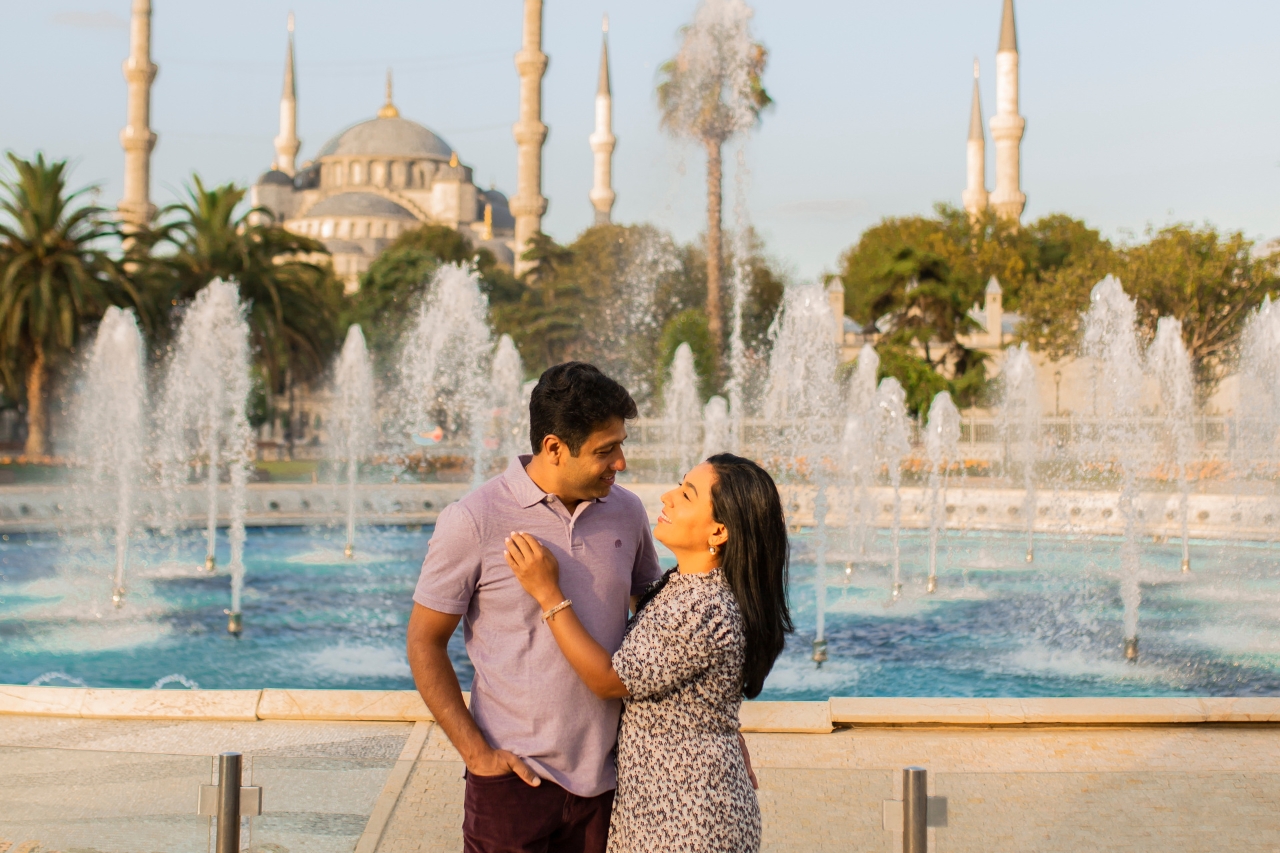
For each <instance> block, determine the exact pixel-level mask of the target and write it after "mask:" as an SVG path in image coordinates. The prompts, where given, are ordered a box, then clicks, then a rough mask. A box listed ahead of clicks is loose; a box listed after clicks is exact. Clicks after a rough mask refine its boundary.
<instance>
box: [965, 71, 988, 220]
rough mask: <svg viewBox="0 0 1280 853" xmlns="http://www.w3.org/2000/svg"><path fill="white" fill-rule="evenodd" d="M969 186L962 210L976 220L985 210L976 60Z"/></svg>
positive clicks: (983, 142)
mask: <svg viewBox="0 0 1280 853" xmlns="http://www.w3.org/2000/svg"><path fill="white" fill-rule="evenodd" d="M968 154H969V184H968V186H967V187H966V188H965V191H964V196H963V198H964V209H965V210H966V211H968V213H969V218H970V219H977V218H978V217H979V216H981V215H982V213H983V211H985V210H986V209H987V140H986V134H985V133H984V132H983V130H982V101H981V99H980V98H979V96H978V60H976V59H975V60H974V61H973V107H972V108H971V109H970V111H969V143H968Z"/></svg>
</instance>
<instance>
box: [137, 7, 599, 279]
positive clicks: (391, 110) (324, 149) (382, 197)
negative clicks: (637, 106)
mask: <svg viewBox="0 0 1280 853" xmlns="http://www.w3.org/2000/svg"><path fill="white" fill-rule="evenodd" d="M523 30H524V33H523V44H522V47H521V50H520V51H519V52H518V53H517V54H516V56H515V63H516V69H517V71H518V72H519V75H520V116H519V120H518V121H517V122H516V123H515V125H514V126H513V128H512V131H513V134H514V136H515V139H516V144H517V149H518V157H519V159H518V161H517V184H518V186H517V193H516V196H515V197H514V198H512V199H510V200H508V198H507V196H506V195H504V194H503V193H502V192H500V191H498V190H497V189H496V188H493V187H491V188H490V189H487V190H485V189H480V188H478V187H477V186H476V185H475V181H474V179H473V172H472V167H471V166H469V165H467V164H466V163H464V162H463V159H462V157H461V155H460V153H459V152H458V151H457V150H456V149H454V148H453V147H452V146H451V145H449V143H447V142H446V141H445V140H444V139H443V138H442V137H441V136H440V135H439V134H438V133H435V132H434V131H432V130H430V129H429V128H427V127H426V126H424V125H422V124H419V123H418V122H416V121H413V120H411V119H409V118H407V117H405V116H402V115H401V114H400V110H399V109H398V108H397V107H396V105H395V102H394V100H393V97H392V94H393V92H392V80H391V76H390V74H389V73H388V76H387V92H386V103H384V104H383V105H382V107H381V109H379V110H378V112H377V114H376V116H374V117H373V118H370V119H367V120H363V121H359V122H357V123H355V124H353V125H351V126H350V127H348V128H346V129H345V130H342V131H340V132H339V133H338V134H337V135H336V136H334V137H333V138H331V139H330V140H329V141H328V142H326V143H325V144H324V145H323V146H321V147H320V148H319V150H318V151H317V152H316V154H315V156H314V157H313V158H312V159H310V160H307V161H305V162H303V163H301V164H299V163H298V162H297V158H298V153H299V151H300V150H301V147H302V143H301V140H299V139H298V132H297V119H298V90H297V69H296V64H295V61H294V22H293V16H292V15H290V16H289V27H288V43H287V47H286V54H285V70H284V87H283V92H282V94H281V97H280V129H279V135H278V136H276V138H275V158H274V160H273V162H272V165H271V168H270V169H269V170H267V171H266V172H264V173H263V174H262V176H261V177H260V178H259V179H258V180H257V182H256V183H254V185H253V186H252V187H251V188H250V200H251V202H252V204H253V205H254V206H255V207H261V208H263V209H265V210H267V211H269V212H270V213H271V215H272V217H273V218H274V220H275V221H277V222H280V223H282V224H283V226H284V227H285V228H287V229H288V230H290V231H293V232H294V233H297V234H302V235H306V236H308V237H313V238H315V239H317V240H319V241H321V242H322V243H323V244H324V245H325V248H326V249H328V251H329V252H330V254H331V256H332V262H333V267H334V271H335V272H336V273H337V274H338V276H339V277H340V278H341V279H342V280H343V282H344V284H345V286H346V289H347V291H348V292H352V291H354V290H356V289H357V288H358V287H359V280H360V276H361V274H362V273H364V272H365V271H366V270H368V268H369V266H370V264H372V263H373V261H374V259H376V258H377V257H378V255H379V254H381V253H382V251H383V250H384V249H386V248H387V247H388V246H390V245H391V244H392V242H394V241H395V239H396V238H397V237H398V236H400V235H401V234H403V233H405V232H406V231H410V230H412V229H415V228H418V227H420V226H422V225H425V224H433V225H444V226H447V227H449V228H453V229H456V230H458V231H460V232H462V233H463V234H465V235H466V236H467V237H468V238H469V239H470V241H471V243H472V245H473V246H475V247H476V248H481V247H483V248H485V249H488V250H489V251H490V252H492V253H493V255H494V257H495V258H496V259H497V260H498V262H499V263H500V264H504V265H506V266H508V267H511V268H513V269H514V271H515V272H516V273H517V274H519V273H521V272H523V271H524V269H525V268H527V266H528V264H527V263H526V262H524V261H523V260H522V259H521V258H520V255H521V254H523V251H524V247H525V246H526V245H527V244H528V241H529V238H530V237H532V236H533V235H534V234H536V233H538V232H539V231H541V229H542V215H543V214H544V213H545V212H546V209H547V199H546V198H545V197H544V196H543V195H542V146H543V143H544V141H545V140H546V135H547V127H546V125H545V124H543V123H542V77H543V75H544V74H545V72H546V67H547V56H546V54H545V53H543V52H542V0H524V27H523ZM604 33H605V35H604V39H605V40H604V42H603V45H602V49H601V54H600V78H599V85H598V87H597V92H596V97H595V116H596V123H595V129H594V131H593V133H592V134H591V136H590V137H589V139H588V140H587V141H588V144H589V147H590V148H591V151H592V154H593V158H594V162H593V172H594V185H593V187H592V189H591V192H590V194H589V201H590V203H591V205H592V207H593V209H594V213H595V221H596V223H607V222H609V221H610V214H611V211H612V209H613V203H614V200H615V198H616V195H615V193H614V191H613V187H612V157H613V149H614V146H615V144H616V140H615V138H614V136H613V132H612V121H613V109H612V94H611V91H610V86H609V56H608V41H607V38H608V19H607V18H606V19H605V22H604ZM156 71H157V68H156V66H155V64H153V63H152V62H151V0H133V8H132V26H131V36H130V55H129V58H128V59H127V60H126V61H125V65H124V72H125V79H126V81H127V82H128V84H129V102H128V124H127V125H126V127H125V129H124V131H123V132H122V133H121V144H122V145H123V147H124V149H125V193H124V198H123V199H122V200H121V202H120V205H119V211H120V216H121V219H122V221H123V222H124V223H125V225H126V227H128V226H130V225H133V226H140V225H143V224H145V223H147V222H149V221H150V219H151V218H152V217H153V216H154V215H155V210H156V208H155V206H154V205H153V204H152V203H151V198H150V184H151V178H150V171H151V151H152V149H153V148H154V147H155V143H156V134H155V133H154V132H152V130H151V128H150V113H151V83H152V81H153V80H154V79H155V75H156Z"/></svg>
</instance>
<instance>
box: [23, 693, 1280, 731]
mask: <svg viewBox="0 0 1280 853" xmlns="http://www.w3.org/2000/svg"><path fill="white" fill-rule="evenodd" d="M0 714H3V715H22V716H48V717H76V718H81V719H127V720H191V721H197V720H198V721H224V722H232V721H240V722H254V721H258V720H282V721H308V720H314V721H348V722H406V723H409V722H420V721H425V722H430V721H432V719H433V718H432V716H431V712H430V711H429V710H428V709H427V707H426V705H425V704H423V702H422V699H421V697H419V695H418V694H417V693H416V692H414V691H412V690H290V689H280V688H262V689H255V690H191V691H187V690H145V689H123V688H95V687H46V686H30V685H19V684H10V685H0ZM740 719H741V725H742V730H743V731H746V732H791V733H815V734H817V733H825V732H831V731H834V730H835V729H837V728H848V727H896V726H903V727H909V726H943V727H951V726H956V727H964V726H981V727H1003V726H1085V727H1087V726H1135V725H1150V726H1182V725H1204V724H1223V723H1229V724H1258V723H1262V724H1280V697H1235V698H1233V697H1158V698H1109V697H1108V698H1052V699H1049V698H1037V699H970V698H932V697H931V698H915V697H901V698H899V697H867V698H862V697H833V698H831V699H829V700H827V701H825V702H757V701H750V702H744V703H743V705H742V712H741V717H740Z"/></svg>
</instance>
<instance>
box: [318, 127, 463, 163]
mask: <svg viewBox="0 0 1280 853" xmlns="http://www.w3.org/2000/svg"><path fill="white" fill-rule="evenodd" d="M452 155H453V149H452V148H450V147H449V143H447V142H445V141H444V140H443V139H441V138H440V137H438V136H436V135H435V134H434V133H432V132H431V131H429V130H427V129H426V128H425V127H423V126H422V125H420V124H418V123H417V122H416V121H409V120H408V119H406V118H399V117H389V118H374V119H369V120H368V121H362V122H360V123H359V124H355V125H352V126H351V127H348V128H347V129H346V130H344V131H342V132H341V133H339V134H338V135H337V136H335V137H333V138H332V139H330V140H329V141H328V142H326V143H325V144H324V147H323V148H321V149H320V153H319V154H317V155H316V159H317V160H319V159H321V158H322V157H426V158H428V159H431V160H442V161H445V162H448V160H449V158H450V157H451V156H452Z"/></svg>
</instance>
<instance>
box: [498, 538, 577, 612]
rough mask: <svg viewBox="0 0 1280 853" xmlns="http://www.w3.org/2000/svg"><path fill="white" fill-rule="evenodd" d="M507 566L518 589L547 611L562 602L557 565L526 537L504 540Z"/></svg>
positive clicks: (543, 549) (557, 563) (552, 555)
mask: <svg viewBox="0 0 1280 853" xmlns="http://www.w3.org/2000/svg"><path fill="white" fill-rule="evenodd" d="M506 546H507V551H506V553H505V554H504V555H503V556H504V557H506V560H507V565H508V566H510V567H511V571H512V573H513V574H515V576H516V580H518V581H520V586H522V587H524V591H525V592H527V593H529V594H530V595H532V596H533V597H534V599H535V600H536V601H537V602H538V606H539V607H541V608H542V609H543V610H549V609H550V608H552V607H555V606H556V605H557V604H559V603H560V602H562V601H564V593H562V592H561V591H560V563H559V562H558V561H557V560H556V557H555V555H554V554H552V553H551V552H550V551H548V550H547V549H546V548H544V547H542V543H541V542H539V541H538V540H537V539H535V538H534V537H532V536H530V535H529V534H528V533H512V534H511V535H510V536H508V537H507V539H506Z"/></svg>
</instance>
